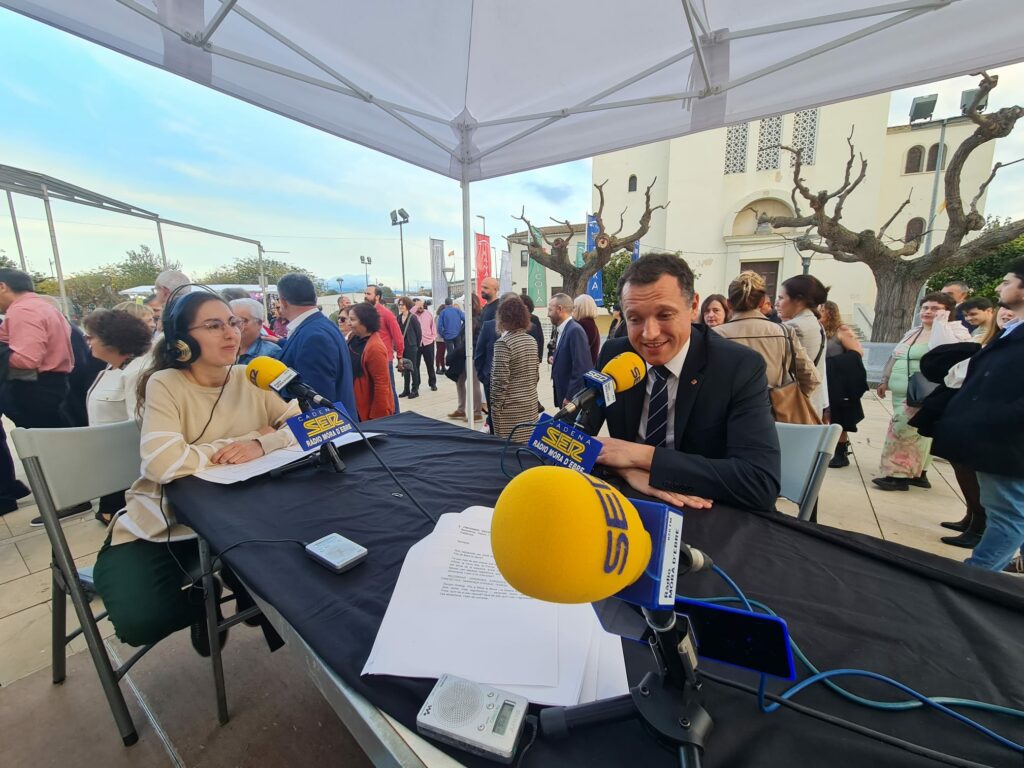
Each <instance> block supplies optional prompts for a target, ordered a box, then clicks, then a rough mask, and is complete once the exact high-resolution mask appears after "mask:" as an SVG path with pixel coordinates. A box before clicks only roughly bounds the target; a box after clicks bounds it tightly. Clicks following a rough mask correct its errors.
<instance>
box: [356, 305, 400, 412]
mask: <svg viewBox="0 0 1024 768" xmlns="http://www.w3.org/2000/svg"><path fill="white" fill-rule="evenodd" d="M349 325H350V327H351V328H352V336H351V338H350V339H349V340H348V348H349V352H350V353H351V355H352V386H353V389H354V390H355V394H356V409H357V410H358V411H359V420H360V421H369V420H370V419H379V418H380V417H382V416H391V415H392V414H393V413H394V412H395V398H394V395H393V393H392V392H391V377H390V376H389V375H388V350H387V349H386V348H385V346H384V342H383V340H381V338H380V334H379V333H378V331H379V330H380V315H378V314H377V310H376V309H374V308H373V306H372V305H371V304H367V303H365V302H364V303H362V304H355V305H353V306H352V307H351V308H350V309H349Z"/></svg>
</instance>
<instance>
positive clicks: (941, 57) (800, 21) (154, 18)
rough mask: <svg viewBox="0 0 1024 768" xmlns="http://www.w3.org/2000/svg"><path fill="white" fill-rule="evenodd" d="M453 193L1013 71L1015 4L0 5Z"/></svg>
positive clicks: (159, 1) (1017, 55)
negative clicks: (800, 112)
mask: <svg viewBox="0 0 1024 768" xmlns="http://www.w3.org/2000/svg"><path fill="white" fill-rule="evenodd" d="M0 6H4V7H7V8H10V9H12V10H14V11H17V12H19V13H22V14H25V15H26V16H29V17H32V18H35V19H37V20H39V21H42V22H45V23H47V24H50V25H53V26H55V27H58V28H60V29H63V30H66V31H68V32H70V33H72V34H75V35H78V36H80V37H83V38H85V39H87V40H91V41H93V42H96V43H99V44H101V45H104V46H106V47H108V48H111V49H113V50H116V51H119V52H121V53H124V54H126V55H128V56H132V57H134V58H136V59H139V60H141V61H144V62H147V63H149V64H152V65H155V66H158V67H161V68H164V69H166V70H169V71H171V72H175V73H177V74H179V75H181V76H183V77H187V78H189V79H191V80H194V81H195V82H198V83H201V84H203V85H207V86H209V87H212V88H215V89H217V90H219V91H223V92H224V93H227V94H230V95H233V96H236V97H238V98H240V99H243V100H245V101H248V102H251V103H253V104H256V105H258V106H261V107H264V108H266V109H269V110H271V111H274V112H277V113H280V114H282V115H285V116H287V117H289V118H292V119H295V120H298V121H300V122H303V123H306V124H308V125H311V126H314V127H316V128H319V129H321V130H324V131H326V132H328V133H332V134H335V135H337V136H340V137H342V138H345V139H348V140H349V141H353V142H356V143H359V144H362V145H364V146H367V147H370V148H372V149H375V150H379V151H381V152H384V153H386V154H388V155H392V156H394V157H397V158H399V159H402V160H405V161H407V162H410V163H413V164H415V165H418V166H420V167H422V168H426V169H429V170H431V171H435V172H437V173H440V174H444V175H446V176H450V177H452V178H455V179H458V180H460V181H463V182H468V181H475V180H478V179H485V178H492V177H495V176H501V175H504V174H509V173H515V172H518V171H524V170H528V169H530V168H536V167H540V166H545V165H550V164H553V163H560V162H565V161H569V160H575V159H579V158H584V157H590V156H592V155H595V154H600V153H602V152H608V151H611V150H616V149H622V148H625V147H629V146H635V145H639V144H644V143H647V142H652V141H657V140H661V139H667V138H671V137H675V136H681V135H684V134H687V133H691V132H694V131H700V130H705V129H709V128H715V127H719V126H722V125H727V124H732V123H739V122H743V121H746V120H751V119H755V118H759V117H763V116H765V115H771V114H781V113H786V112H792V111H794V110H797V109H802V108H808V107H812V106H818V105H822V104H826V103H830V102H834V101H840V100H845V99H850V98H854V97H858V96H864V95H868V94H871V93H877V92H882V91H889V90H893V89H895V88H900V87H905V86H908V85H912V84H915V83H923V82H932V81H935V80H939V79H942V78H945V77H950V76H953V75H958V74H969V73H974V72H976V71H978V70H980V69H982V68H984V67H996V66H999V65H1004V64H1009V63H1012V62H1016V61H1019V60H1021V59H1024V38H1022V36H1021V34H1020V30H1021V29H1022V28H1024V3H1022V2H1021V0H904V1H903V2H888V3H880V2H878V1H877V0H876V1H875V2H871V1H870V0H831V2H828V3H822V2H820V0H789V2H786V3H754V2H749V1H748V0H646V2H643V3H626V2H622V1H621V0H620V1H619V2H614V1H613V0H562V1H561V2H555V3H552V2H548V1H547V0H488V1H487V2H478V1H475V0H435V2H429V3H409V2H401V0H378V1H377V2H374V3H367V2H360V1H359V0H332V2H325V1H324V0H290V1H289V2H286V3H282V2H279V0H224V1H223V2H221V0H91V1H90V2H87V3H83V2H80V1H79V0H0Z"/></svg>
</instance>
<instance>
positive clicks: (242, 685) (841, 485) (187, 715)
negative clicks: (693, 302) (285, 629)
mask: <svg viewBox="0 0 1024 768" xmlns="http://www.w3.org/2000/svg"><path fill="white" fill-rule="evenodd" d="M539 390H540V396H541V401H542V402H544V404H545V405H548V406H550V405H551V394H550V386H549V377H548V372H547V370H546V368H545V369H542V371H541V384H540V388H539ZM420 392H421V395H420V397H419V398H418V399H416V400H412V401H409V400H405V399H403V400H402V401H401V403H402V408H403V409H405V410H411V411H416V412H417V413H420V414H422V415H424V416H429V417H431V418H436V419H441V420H445V419H446V415H447V414H448V413H449V412H451V411H452V410H454V408H455V385H454V384H453V383H452V382H451V381H449V380H448V379H446V378H445V377H443V376H442V377H439V382H438V391H437V392H431V391H430V390H429V388H428V387H427V384H426V382H425V381H424V383H423V386H422V387H421V390H420ZM889 408H890V402H889V401H880V400H879V399H878V398H877V397H876V396H875V395H874V393H872V392H869V393H868V394H867V395H866V396H865V399H864V410H865V413H866V419H865V420H864V422H863V423H862V424H861V430H860V431H859V432H858V433H856V434H854V435H853V436H852V440H853V447H854V450H853V455H852V457H851V459H852V464H851V465H850V466H849V467H846V468H844V469H839V470H829V472H828V474H827V476H826V480H825V485H824V488H823V490H822V492H821V496H820V503H819V521H820V523H821V524H823V525H829V526H834V527H837V528H842V529H845V530H849V531H856V532H859V533H865V534H869V535H871V536H877V537H879V538H883V539H885V540H887V541H892V542H896V543H899V544H904V545H906V546H910V547H915V548H918V549H922V550H927V551H929V552H934V553H936V554H939V555H943V556H946V557H950V558H954V559H963V558H964V557H965V556H966V554H967V551H966V550H963V549H956V548H954V547H950V546H948V545H945V544H942V543H941V542H939V537H940V536H942V535H944V534H946V533H948V532H947V531H945V529H942V528H940V527H939V522H940V521H942V520H954V519H959V518H960V517H961V516H962V515H963V510H964V506H963V500H962V498H961V496H960V491H959V488H958V487H957V485H956V481H955V479H954V477H953V471H952V468H951V467H950V466H949V464H947V463H945V462H943V461H937V462H936V463H935V465H934V466H933V469H932V471H931V472H930V473H929V476H930V477H931V480H932V486H933V487H932V489H931V490H927V491H926V490H921V489H916V488H912V489H911V490H910V491H909V492H905V493H903V492H897V493H893V492H889V493H886V492H883V491H880V490H877V489H876V488H875V487H874V486H873V485H872V484H871V478H872V477H874V476H876V474H877V472H878V459H879V454H880V451H881V447H882V441H883V438H884V435H885V429H886V424H887V421H888V418H889V413H890V411H889ZM455 423H459V424H463V425H465V423H466V422H465V421H464V420H463V421H457V422H455ZM5 426H6V427H7V428H8V430H9V429H10V428H11V425H10V424H8V423H6V422H5ZM87 460H89V459H88V458H87V457H83V461H87ZM448 469H450V468H448ZM444 471H446V467H445V466H444V463H443V459H439V463H438V472H444ZM495 471H497V469H496V470H495ZM424 501H426V502H428V503H429V500H426V499H425V500H424ZM780 508H781V509H783V510H784V511H786V510H787V509H788V510H789V511H792V509H793V506H792V505H788V506H787V505H786V504H785V503H782V504H780ZM700 514H714V511H713V510H711V511H709V512H703V513H700ZM37 515H38V511H37V509H36V507H35V505H34V504H33V503H32V499H31V497H30V498H28V499H26V500H23V502H22V505H21V507H20V508H19V509H18V510H17V511H16V512H12V513H9V514H7V515H5V516H3V517H0V733H3V734H4V735H5V736H4V746H3V748H2V750H3V751H2V753H0V754H2V757H3V760H2V762H3V764H5V765H9V766H22V765H33V766H50V765H52V766H62V767H63V766H76V765H87V764H89V765H98V764H102V765H105V766H111V767H113V766H121V765H125V766H128V765H131V766H134V767H135V768H148V766H168V765H169V766H185V765H187V766H222V765H232V766H260V767H261V768H271V767H272V766H278V765H280V766H286V765H312V764H332V765H345V766H363V765H369V761H368V759H367V758H366V757H365V755H364V754H363V753H362V751H361V750H360V748H359V747H358V745H357V744H356V743H355V741H354V740H353V738H352V737H351V736H350V735H349V734H348V732H347V731H346V730H345V728H344V727H343V726H342V725H341V724H340V723H339V722H338V720H337V718H336V717H335V715H334V713H333V712H332V711H331V710H330V708H329V707H328V706H327V704H326V703H324V701H323V699H322V698H321V696H320V694H319V692H318V691H317V690H316V688H315V687H314V685H313V683H312V682H311V681H310V680H309V678H308V676H307V675H306V673H305V670H304V669H303V667H302V665H301V663H300V662H299V661H298V660H297V659H296V658H295V657H293V656H291V655H290V652H289V650H288V649H287V648H285V649H282V650H281V651H279V652H278V653H275V654H274V655H273V656H269V655H268V654H267V651H266V647H265V645H264V644H263V642H262V635H261V634H260V633H259V631H258V630H253V629H247V628H245V627H237V628H235V629H233V630H232V633H231V638H230V641H229V643H228V645H227V647H226V650H225V655H224V661H225V667H226V670H225V671H226V677H227V685H228V702H229V706H230V710H231V715H232V719H231V722H230V723H229V724H228V725H227V726H225V727H223V728H222V727H220V726H218V725H217V718H216V710H215V703H214V698H213V686H212V679H211V676H210V670H209V665H208V662H206V661H204V660H203V659H201V658H199V657H198V656H197V655H196V654H195V653H194V652H193V651H192V648H191V646H190V644H189V640H188V637H187V633H184V632H179V633H177V634H176V635H175V636H173V637H171V638H169V639H167V640H165V641H163V642H161V643H160V644H159V645H158V646H157V647H156V648H155V649H154V650H153V651H152V652H151V653H150V654H149V655H147V656H146V657H145V658H144V659H143V660H142V661H141V662H140V663H139V664H138V666H136V667H135V668H134V669H133V670H132V671H131V673H130V674H129V675H128V680H127V681H126V682H125V683H123V684H122V689H123V690H124V692H125V696H126V698H127V699H128V702H129V707H130V708H131V710H132V713H133V716H134V717H135V721H136V725H137V727H138V730H139V735H140V741H139V743H138V744H137V745H135V746H134V747H132V748H130V749H125V748H124V747H122V746H121V741H120V739H119V738H118V736H117V731H116V729H115V727H114V724H113V720H112V718H111V715H110V712H109V709H108V707H107V704H106V701H105V700H104V698H103V696H102V692H101V690H100V686H99V682H98V680H97V677H96V675H95V672H94V671H93V669H92V666H91V662H90V660H89V656H88V653H84V651H85V642H84V640H83V639H82V638H77V639H76V640H75V641H74V642H73V643H72V644H71V647H70V651H69V653H72V654H73V656H72V657H71V658H70V660H69V663H68V677H67V681H66V682H65V684H64V685H61V686H54V685H52V684H51V683H50V670H49V662H50V615H51V614H50V604H49V599H50V572H49V567H48V566H49V561H50V551H49V545H48V543H47V539H46V534H45V532H44V531H43V529H42V528H33V527H31V526H30V525H29V521H30V520H31V519H32V518H33V517H35V516H37ZM64 530H65V535H66V536H67V539H68V544H69V545H70V548H71V552H72V555H73V556H74V557H75V559H76V562H77V563H78V564H79V565H88V564H91V563H92V562H93V561H94V559H95V557H96V553H97V551H98V550H99V548H100V545H101V544H102V542H103V538H104V533H105V531H104V528H103V526H101V525H100V524H99V523H98V522H96V521H95V520H94V519H93V516H92V513H91V512H90V513H87V514H84V515H80V516H78V517H77V518H73V519H69V520H66V521H65V522H64ZM711 554H712V555H713V554H714V553H711ZM68 616H69V623H71V624H73V623H74V621H75V618H74V610H73V609H72V607H71V605H70V601H69V604H68ZM100 626H101V630H102V631H103V633H104V635H105V636H107V637H108V643H109V644H110V647H111V648H112V650H113V651H114V652H115V653H116V654H118V655H119V656H120V657H121V658H125V657H126V655H127V654H128V653H130V649H129V648H127V647H126V646H122V645H121V644H120V643H118V642H117V641H116V639H114V638H112V637H111V634H112V629H111V627H110V625H109V623H108V622H105V621H104V622H103V623H102V624H101V625H100Z"/></svg>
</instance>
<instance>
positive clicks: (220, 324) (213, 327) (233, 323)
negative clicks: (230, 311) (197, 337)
mask: <svg viewBox="0 0 1024 768" xmlns="http://www.w3.org/2000/svg"><path fill="white" fill-rule="evenodd" d="M243 325H245V320H243V319H242V318H240V317H232V318H230V319H229V320H228V321H227V322H226V323H225V322H224V321H223V320H207V321H206V322H205V323H200V324H199V325H193V326H191V327H189V330H190V331H198V330H200V329H202V330H206V331H210V332H211V333H224V328H225V327H228V326H230V327H231V329H232V330H235V331H240V330H242V326H243Z"/></svg>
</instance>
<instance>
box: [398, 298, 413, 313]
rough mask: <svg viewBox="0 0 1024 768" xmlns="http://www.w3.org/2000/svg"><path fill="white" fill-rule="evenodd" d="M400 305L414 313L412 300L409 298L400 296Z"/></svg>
mask: <svg viewBox="0 0 1024 768" xmlns="http://www.w3.org/2000/svg"><path fill="white" fill-rule="evenodd" d="M398 303H399V304H401V305H402V306H403V307H405V308H406V309H407V310H408V311H410V312H412V299H410V298H409V297H408V296H399V297H398Z"/></svg>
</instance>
